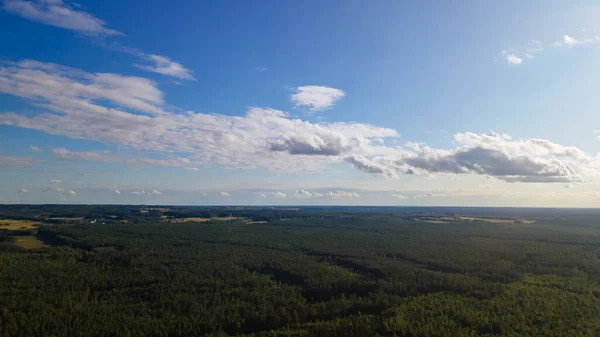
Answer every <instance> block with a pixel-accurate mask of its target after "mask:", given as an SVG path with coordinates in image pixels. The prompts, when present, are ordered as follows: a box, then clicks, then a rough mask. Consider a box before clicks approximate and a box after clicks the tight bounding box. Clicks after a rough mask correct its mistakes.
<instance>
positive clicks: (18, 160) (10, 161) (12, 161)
mask: <svg viewBox="0 0 600 337" xmlns="http://www.w3.org/2000/svg"><path fill="white" fill-rule="evenodd" d="M36 162H41V161H40V160H37V159H34V158H29V157H17V156H9V155H5V154H0V166H7V167H18V166H30V165H32V164H34V163H36Z"/></svg>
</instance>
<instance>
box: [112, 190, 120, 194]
mask: <svg viewBox="0 0 600 337" xmlns="http://www.w3.org/2000/svg"><path fill="white" fill-rule="evenodd" d="M113 192H115V193H116V194H121V191H119V190H113Z"/></svg>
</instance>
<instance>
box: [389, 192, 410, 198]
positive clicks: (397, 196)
mask: <svg viewBox="0 0 600 337" xmlns="http://www.w3.org/2000/svg"><path fill="white" fill-rule="evenodd" d="M392 196H393V197H394V198H398V199H407V198H408V197H407V196H405V195H403V194H399V193H394V194H392Z"/></svg>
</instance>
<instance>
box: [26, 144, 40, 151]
mask: <svg viewBox="0 0 600 337" xmlns="http://www.w3.org/2000/svg"><path fill="white" fill-rule="evenodd" d="M29 148H30V149H31V151H35V152H42V149H40V148H39V147H37V146H34V145H31V146H29Z"/></svg>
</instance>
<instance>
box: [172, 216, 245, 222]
mask: <svg viewBox="0 0 600 337" xmlns="http://www.w3.org/2000/svg"><path fill="white" fill-rule="evenodd" d="M238 219H241V218H238V217H235V216H226V217H214V218H182V219H181V220H179V222H206V221H227V220H238Z"/></svg>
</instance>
